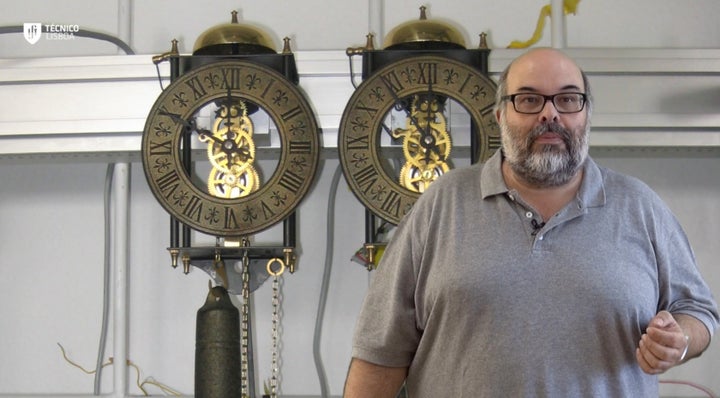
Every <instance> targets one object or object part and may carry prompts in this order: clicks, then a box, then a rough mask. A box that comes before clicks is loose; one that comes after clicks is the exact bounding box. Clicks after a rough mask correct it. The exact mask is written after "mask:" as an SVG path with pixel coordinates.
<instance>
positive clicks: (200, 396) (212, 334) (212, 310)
mask: <svg viewBox="0 0 720 398" xmlns="http://www.w3.org/2000/svg"><path fill="white" fill-rule="evenodd" d="M241 388H242V383H241V373H240V312H239V311H238V309H237V308H236V307H235V306H234V305H233V303H232V302H231V301H230V296H229V295H228V292H227V290H226V289H225V288H224V287H222V286H215V287H213V288H211V289H210V292H209V293H208V296H207V300H206V301H205V305H203V306H202V308H200V309H199V310H198V312H197V328H196V337H195V397H196V398H229V397H240V396H241Z"/></svg>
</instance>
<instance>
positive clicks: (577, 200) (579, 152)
mask: <svg viewBox="0 0 720 398" xmlns="http://www.w3.org/2000/svg"><path fill="white" fill-rule="evenodd" d="M592 101H593V99H592V94H591V90H590V85H589V81H588V78H587V77H586V75H585V73H584V72H583V71H582V70H581V69H580V68H579V67H578V65H577V64H576V63H575V62H574V61H573V60H572V59H570V58H569V57H567V56H566V55H565V54H564V53H562V52H560V51H558V50H554V49H533V50H530V51H528V52H526V53H524V54H523V55H521V56H520V57H518V58H517V59H516V60H514V61H513V62H512V63H511V64H510V65H509V66H508V67H507V69H506V70H505V71H504V72H503V74H502V75H501V76H500V79H499V85H498V93H497V101H496V109H495V111H496V117H497V120H498V123H499V125H500V127H501V137H502V148H501V150H500V151H498V152H497V153H496V154H495V155H493V157H492V158H490V159H489V160H488V161H487V162H486V163H484V164H476V165H473V166H470V167H466V168H459V169H455V170H452V171H450V172H448V173H447V174H445V175H444V176H443V177H441V178H440V179H438V180H437V181H435V182H434V183H433V184H432V185H431V186H430V187H429V188H428V190H427V191H425V192H424V193H423V194H422V195H421V197H420V198H419V200H418V201H417V202H416V203H415V205H414V206H413V208H412V210H411V212H410V213H409V214H408V215H407V216H406V217H405V218H404V219H403V220H402V221H401V223H400V225H398V228H397V230H396V231H395V234H394V235H393V237H392V239H391V241H390V242H389V244H388V247H387V249H386V251H385V253H384V255H383V257H382V261H381V262H380V264H379V265H378V271H377V274H376V275H375V277H374V279H373V281H372V284H371V286H370V288H369V291H368V294H367V297H366V299H365V302H364V304H363V307H362V310H361V313H360V315H359V317H358V324H357V328H356V332H355V337H354V340H353V358H352V360H351V363H350V369H349V372H348V377H347V380H346V384H345V395H344V396H345V397H346V398H358V397H367V398H383V397H387V398H392V397H395V396H396V394H397V392H398V390H399V389H400V388H401V386H402V385H403V384H405V385H406V387H407V391H408V393H409V396H410V397H411V398H426V397H427V398H430V397H432V398H436V397H473V398H477V397H493V398H494V397H657V396H658V395H659V391H658V379H657V375H658V374H660V373H662V372H665V371H666V370H668V369H670V368H671V367H673V366H677V365H680V364H682V363H684V362H686V361H688V360H689V359H691V358H694V357H697V356H698V355H700V354H701V353H702V352H703V351H704V350H705V349H706V348H707V346H708V344H709V343H710V339H711V336H712V334H713V333H714V331H715V329H717V328H718V324H719V322H720V319H719V316H718V309H717V304H716V302H715V299H714V298H713V296H712V293H711V291H710V289H709V287H708V286H707V284H706V283H705V281H704V280H703V279H702V277H701V275H700V273H699V272H698V269H697V266H696V263H695V258H694V255H693V252H692V249H691V247H690V245H689V243H688V241H687V238H686V235H685V233H684V231H683V229H682V227H681V226H680V225H679V223H678V221H677V220H676V218H675V217H674V215H673V214H672V212H671V211H670V210H669V209H668V207H667V206H666V205H665V204H664V203H663V202H662V200H661V199H660V198H659V197H658V195H657V194H655V193H654V192H653V191H652V190H651V189H650V188H649V187H648V186H647V185H645V184H644V183H642V182H641V181H639V180H637V179H635V178H632V177H629V176H625V175H622V174H619V173H617V172H614V171H612V170H609V169H607V168H604V167H600V166H599V165H597V164H596V163H595V162H594V161H593V160H592V158H591V157H589V156H588V135H589V133H590V118H591V115H592Z"/></svg>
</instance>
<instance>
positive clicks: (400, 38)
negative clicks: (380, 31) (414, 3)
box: [383, 6, 466, 50]
mask: <svg viewBox="0 0 720 398" xmlns="http://www.w3.org/2000/svg"><path fill="white" fill-rule="evenodd" d="M425 10H426V7H425V6H422V7H420V19H419V20H414V21H408V22H405V23H402V24H400V25H398V26H396V27H395V28H393V29H392V30H391V31H390V33H388V34H387V36H385V41H384V42H383V48H384V49H385V50H396V49H397V50H449V49H465V48H466V47H465V39H464V38H463V35H462V33H461V32H460V31H459V30H458V29H456V28H455V27H453V26H451V25H450V24H449V23H446V22H442V21H438V20H431V19H427V15H426V13H425Z"/></svg>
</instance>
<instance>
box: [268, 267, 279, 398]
mask: <svg viewBox="0 0 720 398" xmlns="http://www.w3.org/2000/svg"><path fill="white" fill-rule="evenodd" d="M279 280H280V278H279V277H278V276H277V275H275V276H273V284H272V369H271V373H270V374H271V379H270V397H271V398H276V397H277V386H278V373H279V371H280V369H279V367H278V339H279V337H280V336H279V334H280V333H279V330H278V329H279V326H280V282H279Z"/></svg>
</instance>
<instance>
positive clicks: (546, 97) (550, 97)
mask: <svg viewBox="0 0 720 398" xmlns="http://www.w3.org/2000/svg"><path fill="white" fill-rule="evenodd" d="M568 94H574V95H579V96H580V98H582V104H581V105H580V109H578V110H576V111H570V112H567V111H561V110H560V108H558V106H557V104H556V103H555V97H557V96H558V95H568ZM518 95H536V96H538V97H542V98H543V99H544V101H543V103H542V106H541V107H540V109H538V111H537V112H522V111H519V110H518V109H517V105H515V97H517V96H518ZM500 99H501V100H503V101H508V100H509V101H510V102H511V103H512V105H513V109H515V112H517V113H522V114H524V115H537V114H538V113H540V112H542V111H543V109H545V104H547V102H548V101H550V102H551V103H552V104H553V106H554V107H555V110H557V111H558V113H563V114H565V113H578V112H582V110H583V109H585V104H586V103H587V94H585V93H574V92H570V93H557V94H553V95H544V94H538V93H515V94H510V95H504V96H502V97H500Z"/></svg>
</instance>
